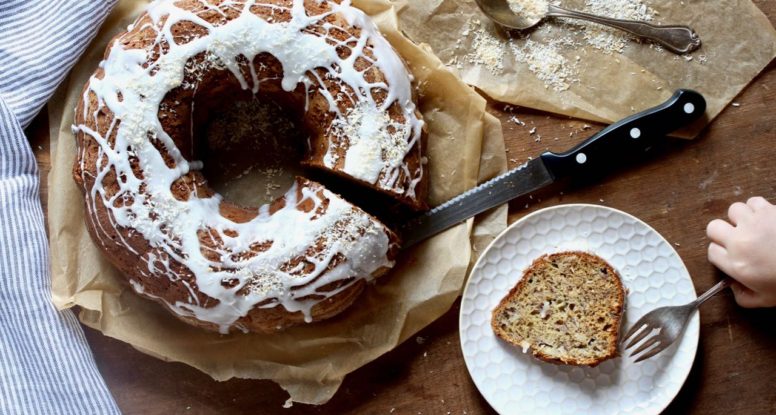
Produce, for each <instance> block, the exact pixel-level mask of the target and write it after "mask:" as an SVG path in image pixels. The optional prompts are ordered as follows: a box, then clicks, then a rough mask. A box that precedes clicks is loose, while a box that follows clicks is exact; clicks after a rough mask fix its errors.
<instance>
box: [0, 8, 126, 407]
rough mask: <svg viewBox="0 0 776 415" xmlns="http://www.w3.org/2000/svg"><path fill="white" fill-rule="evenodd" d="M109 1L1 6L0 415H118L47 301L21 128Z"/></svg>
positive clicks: (74, 333) (41, 233)
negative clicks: (115, 414)
mask: <svg viewBox="0 0 776 415" xmlns="http://www.w3.org/2000/svg"><path fill="white" fill-rule="evenodd" d="M114 3H115V0H110V1H100V0H45V1H35V0H0V414H4V415H5V414H25V415H26V414H47V415H48V414H79V415H80V414H114V413H119V410H118V408H117V407H116V403H115V402H114V401H113V398H112V397H111V395H110V393H109V392H108V389H107V387H106V386H105V382H104V381H103V379H102V377H101V376H100V373H99V371H98V370H97V367H96V365H95V363H94V358H93V356H92V353H91V351H90V350H89V346H88V344H87V343H86V339H85V338H84V334H83V331H82V330H81V327H80V325H79V324H78V321H77V320H76V318H75V316H74V315H73V313H72V312H71V311H65V312H59V311H57V310H56V309H55V308H54V306H53V305H52V303H51V289H50V278H49V265H48V244H47V241H46V231H45V229H44V225H43V211H42V210H41V205H40V201H39V196H38V183H39V180H40V178H39V174H38V166H37V164H36V162H35V157H34V156H33V153H32V150H31V149H30V145H29V142H28V140H27V138H26V137H25V135H24V132H23V129H24V128H25V127H27V126H28V125H29V123H30V122H31V121H32V119H33V118H34V117H35V115H36V114H37V113H38V112H39V111H40V109H41V108H42V107H43V105H44V104H45V103H46V101H47V100H48V99H49V98H50V97H51V95H52V94H53V92H54V89H55V88H56V87H57V86H58V85H59V83H60V82H61V81H62V80H63V79H64V77H65V76H66V75H67V72H68V71H69V70H70V68H71V67H72V66H73V64H74V63H75V62H76V60H77V59H78V57H79V56H80V55H81V53H82V52H83V51H84V49H85V48H86V46H87V44H88V43H89V41H90V40H91V39H92V38H93V37H94V35H95V34H96V33H97V29H98V28H99V26H100V24H101V23H102V22H103V21H104V19H105V17H106V16H107V14H108V12H109V11H110V9H111V7H113V5H114Z"/></svg>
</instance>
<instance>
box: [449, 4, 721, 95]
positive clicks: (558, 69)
mask: <svg viewBox="0 0 776 415" xmlns="http://www.w3.org/2000/svg"><path fill="white" fill-rule="evenodd" d="M507 1H508V4H509V6H510V7H511V8H512V9H513V11H515V12H519V13H523V14H525V13H528V12H529V9H531V10H533V9H542V8H543V7H546V4H547V0H507ZM529 3H530V4H531V5H530V6H529ZM561 3H562V1H558V0H555V1H554V2H553V4H556V5H561ZM516 9H519V10H516ZM580 11H584V12H589V13H593V14H599V15H603V16H607V17H613V18H619V19H629V20H640V21H647V22H649V21H653V20H654V18H655V16H658V15H659V13H658V12H657V11H656V10H654V9H652V8H651V7H649V6H648V5H646V4H645V3H643V2H642V1H640V0H585V6H584V8H581V9H580ZM461 35H462V37H461V39H459V40H458V42H457V43H456V45H455V50H458V49H460V48H466V47H467V46H466V45H465V44H464V43H469V46H468V48H467V49H466V53H465V55H463V56H462V58H463V59H458V58H457V57H455V56H454V57H453V58H451V59H450V60H449V61H448V66H454V67H456V68H458V69H463V62H462V61H464V62H466V63H469V64H472V65H475V66H481V67H483V68H485V69H487V70H488V71H489V72H491V73H492V74H494V75H499V74H501V73H503V71H504V68H505V66H511V65H509V63H510V62H508V59H509V58H510V57H509V55H508V54H505V52H506V51H507V50H511V51H512V52H513V55H514V56H513V58H514V61H515V63H516V64H518V65H520V64H524V65H526V66H527V68H528V70H529V71H530V72H531V73H533V74H534V75H535V76H536V77H537V78H538V79H539V80H541V81H542V82H544V84H545V88H547V89H550V88H551V89H553V90H555V91H557V92H562V91H565V90H567V89H569V88H570V86H571V85H572V84H574V83H577V82H579V67H578V64H579V63H580V62H582V63H583V64H584V62H583V59H582V57H581V56H579V55H578V54H574V55H572V54H573V53H576V52H577V51H578V50H579V48H580V47H581V46H582V45H583V44H587V45H589V46H591V47H593V48H595V49H598V50H600V51H602V52H603V53H604V54H608V55H611V54H614V53H618V54H621V53H623V51H624V49H625V47H626V46H627V45H628V44H629V43H630V42H633V41H639V40H638V39H637V38H635V37H634V36H632V35H629V34H627V33H625V32H622V31H620V30H617V29H613V28H610V27H607V26H602V25H599V24H596V23H589V22H585V23H581V22H579V21H572V20H569V21H564V20H554V21H553V20H550V21H547V22H544V23H542V24H541V25H539V26H538V27H537V29H536V30H534V31H533V34H532V35H529V36H527V37H522V38H521V37H515V36H516V35H515V32H510V33H509V34H508V37H507V38H503V37H501V36H499V35H497V34H495V29H494V28H492V27H488V26H486V25H483V23H482V22H481V21H480V20H479V19H477V18H473V19H470V20H469V21H468V22H467V23H466V24H465V25H464V28H463V31H462V32H461ZM517 36H519V35H517ZM531 36H533V38H531ZM464 38H469V39H470V42H463V39H464ZM649 47H650V48H653V49H654V50H656V51H658V52H660V53H662V52H663V51H664V49H663V47H661V46H660V45H658V44H655V43H650V44H649ZM567 56H569V57H567ZM688 57H689V59H688ZM676 59H681V58H679V57H678V56H676ZM685 59H687V60H688V61H690V60H692V59H693V58H692V56H689V55H686V56H685ZM701 59H702V61H701ZM706 59H707V58H706V56H705V55H703V56H702V57H701V56H699V57H698V59H696V60H697V61H699V62H701V63H705V62H706ZM505 60H506V61H505ZM505 64H506V65H505Z"/></svg>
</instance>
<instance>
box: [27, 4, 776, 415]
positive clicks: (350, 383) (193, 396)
mask: <svg viewBox="0 0 776 415" xmlns="http://www.w3.org/2000/svg"><path fill="white" fill-rule="evenodd" d="M755 2H756V3H757V4H758V6H760V8H761V9H763V10H764V11H765V12H766V14H767V15H768V16H769V17H770V19H771V22H772V23H773V22H776V2H773V1H766V0H759V1H757V0H755ZM735 102H737V103H740V106H729V107H728V108H727V109H725V111H724V112H723V113H722V115H720V116H719V118H718V119H716V120H715V121H714V122H713V123H712V124H711V125H710V126H709V127H708V128H707V129H706V130H705V131H704V133H703V134H701V136H700V137H698V138H697V139H696V140H694V141H683V140H671V139H669V140H667V141H666V143H665V145H663V146H661V147H660V148H658V149H656V151H655V153H656V154H654V157H653V159H652V160H651V161H650V162H646V163H639V164H636V165H633V166H629V167H627V168H624V169H621V170H619V171H618V172H617V173H616V174H613V175H610V176H608V177H606V178H603V179H601V180H598V181H596V182H595V183H594V184H574V183H570V184H568V185H567V186H565V187H561V188H557V187H556V188H553V189H551V191H549V192H543V193H542V194H540V195H537V197H535V198H534V199H533V200H531V199H521V200H516V201H514V202H513V203H512V204H511V205H510V222H511V221H514V220H517V219H518V218H520V217H521V216H523V215H525V214H527V213H530V212H532V211H534V210H536V209H540V208H544V207H548V206H552V205H556V204H559V203H574V202H581V203H597V204H603V205H607V206H611V207H614V208H617V209H621V210H624V211H626V212H629V213H631V214H633V215H635V216H637V217H639V218H641V219H642V220H644V221H646V222H647V223H648V224H650V225H651V226H652V227H654V228H655V229H657V231H658V232H660V233H661V234H662V235H663V236H665V237H666V239H668V241H669V242H671V243H673V244H674V245H675V247H676V250H677V251H678V252H679V255H680V256H681V257H682V259H683V260H684V261H685V263H686V264H687V268H688V269H689V271H690V274H691V275H692V277H693V281H694V283H695V287H696V290H697V291H702V290H705V289H706V288H708V287H710V286H711V285H712V284H713V283H714V282H715V281H716V280H717V279H718V278H719V274H718V273H717V271H716V270H715V269H714V268H713V267H712V266H711V265H710V264H709V263H708V262H707V261H706V247H707V245H708V241H707V239H706V236H705V226H706V224H707V223H708V222H709V221H710V220H712V219H714V218H717V217H722V216H724V215H725V213H726V211H727V207H728V206H729V204H730V203H732V202H734V201H739V200H745V199H746V198H748V197H750V196H754V195H762V196H765V197H767V198H769V199H770V200H771V201H776V149H775V148H774V144H776V112H774V108H773V103H774V102H776V64H774V63H771V65H769V67H768V68H767V69H766V70H765V71H764V73H763V74H761V75H760V76H759V77H758V78H757V79H755V81H754V82H753V83H752V85H750V86H749V87H748V88H747V89H746V90H745V91H744V92H743V93H742V94H741V95H740V96H739V97H737V98H736V99H735ZM490 111H491V112H492V113H493V114H495V115H497V116H499V118H501V120H502V123H503V127H504V134H505V139H506V143H507V147H508V153H507V156H508V158H509V159H510V162H509V164H510V167H514V166H516V165H518V164H520V163H522V162H524V161H525V160H527V158H528V157H529V156H535V155H537V154H539V153H541V152H542V151H545V150H546V149H549V150H562V149H565V148H568V147H570V146H571V145H573V144H574V143H576V142H578V141H579V140H581V139H582V138H584V137H587V136H589V135H591V134H593V133H594V132H595V131H596V130H598V129H600V127H601V126H600V125H594V124H590V123H585V122H582V121H578V120H571V119H568V118H565V117H555V116H552V115H548V114H544V113H539V112H535V111H531V110H524V109H512V110H508V111H505V108H504V106H503V105H501V104H496V103H491V105H490ZM512 115H516V116H517V117H518V118H519V119H520V120H522V121H524V122H526V125H525V126H519V125H517V124H515V123H513V122H509V121H508V120H509V118H510V117H511V116H512ZM588 124H590V126H588ZM534 127H535V128H536V134H538V135H541V141H539V142H537V141H535V138H536V135H530V134H529V131H530V130H531V129H532V128H534ZM28 135H29V136H30V139H31V141H32V146H33V148H34V149H35V152H36V156H37V157H38V160H39V163H40V166H41V173H42V177H43V178H44V180H43V181H42V183H41V197H42V200H43V205H44V207H45V206H46V193H47V190H48V189H47V186H46V181H45V177H46V174H47V172H48V168H49V156H48V123H47V119H46V117H45V115H42V116H39V117H38V118H37V119H36V120H35V122H34V123H33V125H32V126H31V127H30V128H29V129H28ZM526 205H527V207H526ZM773 248H774V253H775V254H776V241H774V242H773ZM458 308H459V304H458V303H456V304H455V305H454V306H453V307H452V309H451V310H450V311H449V312H448V313H447V314H445V315H444V316H443V317H442V318H440V319H439V320H438V321H436V322H435V323H433V324H432V325H431V326H429V327H428V328H426V329H425V330H423V331H421V332H420V333H419V334H418V335H417V336H414V337H412V338H411V339H410V340H408V341H407V342H405V343H404V344H403V345H401V346H400V347H398V348H397V349H396V350H394V351H392V352H390V353H388V354H386V355H385V356H383V357H381V358H379V359H378V360H376V361H375V362H373V363H371V364H369V365H367V366H366V367H363V368H361V369H360V370H358V371H356V372H355V373H353V374H351V375H350V376H348V377H347V378H346V379H345V382H344V384H343V385H342V387H341V389H340V390H339V392H338V393H337V395H336V396H335V397H334V398H333V399H332V400H331V401H330V402H329V403H328V404H326V405H323V406H318V407H315V406H307V405H300V404H296V405H294V406H293V408H291V409H282V408H281V406H282V405H283V403H284V401H285V400H286V398H287V394H286V393H285V392H284V391H283V390H282V389H280V388H279V387H278V386H277V385H275V384H274V383H272V382H269V381H255V380H240V379H233V380H230V381H227V382H216V381H214V380H212V379H211V378H210V377H208V376H207V375H205V374H202V373H201V372H199V371H197V370H196V369H193V368H191V367H188V366H186V365H183V364H179V363H165V362H162V361H160V360H157V359H155V358H152V357H149V356H146V355H144V354H142V353H140V352H138V351H136V350H134V349H133V348H131V347H130V346H128V345H126V344H124V343H121V342H119V341H117V340H114V339H111V338H108V337H105V336H103V335H102V334H100V333H99V332H96V331H93V330H91V329H88V328H87V329H86V335H87V338H88V340H89V343H90V345H91V347H92V350H93V351H94V355H95V358H96V359H97V363H98V366H99V368H100V370H101V371H102V373H103V375H104V376H105V379H106V381H107V383H108V386H109V387H110V389H111V392H112V393H113V395H114V397H115V398H116V401H117V402H118V405H119V407H120V408H121V409H122V410H123V411H124V412H125V413H126V414H177V413H184V414H215V413H218V414H270V413H280V414H284V415H293V414H307V413H313V414H390V413H395V414H448V413H449V414H472V415H474V414H490V413H493V410H492V409H491V408H490V407H489V406H488V404H487V402H485V400H484V399H483V398H482V397H481V396H480V394H479V393H478V391H477V389H476V388H475V386H474V384H473V383H472V381H471V380H470V378H469V375H468V373H467V371H466V367H465V365H464V362H463V357H462V355H461V350H460V346H459V340H458ZM774 322H776V310H774V309H767V310H745V309H742V308H739V307H738V306H736V305H735V303H734V302H733V298H732V295H731V294H730V293H729V292H726V293H724V294H722V295H720V296H719V297H718V298H715V299H713V300H712V301H710V302H709V303H707V304H706V305H704V307H703V308H702V309H701V333H700V334H701V340H700V346H699V349H698V355H697V357H696V360H695V365H694V367H693V369H692V372H691V373H690V376H689V378H688V379H687V382H686V383H685V385H684V387H683V388H682V390H681V392H680V393H679V395H678V396H677V398H676V399H675V400H674V402H673V403H672V404H671V406H669V408H668V409H667V410H666V413H669V414H685V413H694V414H725V415H728V414H766V413H776V388H775V387H774V385H776V329H774Z"/></svg>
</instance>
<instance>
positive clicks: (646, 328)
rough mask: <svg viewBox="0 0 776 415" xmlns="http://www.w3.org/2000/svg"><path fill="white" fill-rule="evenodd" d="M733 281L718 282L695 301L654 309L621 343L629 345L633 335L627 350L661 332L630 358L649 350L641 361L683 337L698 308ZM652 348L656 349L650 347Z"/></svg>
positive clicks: (637, 323)
mask: <svg viewBox="0 0 776 415" xmlns="http://www.w3.org/2000/svg"><path fill="white" fill-rule="evenodd" d="M732 281H733V280H732V279H731V278H730V277H725V278H724V279H722V281H720V282H718V283H717V285H715V286H713V287H711V288H710V289H709V290H708V291H706V292H705V293H703V294H701V295H700V296H699V297H698V298H696V299H695V301H692V302H690V303H687V304H685V305H680V306H670V307H660V308H656V309H654V310H652V311H650V312H649V313H647V314H646V315H645V316H644V317H642V318H640V319H639V321H637V322H636V324H634V325H633V326H632V327H631V329H630V330H628V332H627V333H626V334H625V336H624V337H623V338H622V340H621V344H625V342H626V341H627V340H628V339H629V338H631V337H632V340H631V341H630V342H629V343H628V345H627V346H626V347H625V350H628V349H630V348H631V347H633V346H635V345H636V344H637V343H639V342H640V341H642V340H643V339H644V338H645V337H647V336H648V335H649V334H650V333H652V332H653V331H655V330H656V329H657V330H658V332H657V333H656V334H655V335H653V336H652V337H650V338H648V339H647V340H645V341H644V343H642V344H641V346H639V347H638V348H637V349H636V350H634V351H633V353H631V354H630V357H634V356H636V355H637V354H639V353H641V352H644V351H646V353H644V354H642V355H641V356H639V357H638V358H637V359H636V363H638V362H640V361H642V360H644V359H649V358H650V357H652V356H654V355H656V354H658V353H660V352H662V351H663V350H665V349H666V348H668V346H670V345H671V344H672V343H673V342H675V341H676V339H678V338H679V336H680V335H681V334H682V332H683V331H684V327H685V326H686V325H687V322H688V321H690V317H691V316H692V314H693V313H694V312H695V310H697V309H698V307H700V305H701V304H703V303H704V302H705V301H706V300H708V299H709V298H711V297H712V296H714V295H715V294H717V293H718V292H720V291H722V290H724V289H725V288H727V287H728V286H729V285H730V283H731V282H732ZM642 329H643V330H642ZM636 333H638V334H636ZM634 335H635V337H634ZM652 346H654V347H652ZM650 347H652V348H651V349H650Z"/></svg>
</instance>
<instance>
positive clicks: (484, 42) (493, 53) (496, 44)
mask: <svg viewBox="0 0 776 415" xmlns="http://www.w3.org/2000/svg"><path fill="white" fill-rule="evenodd" d="M468 26H469V27H468V28H467V29H466V30H465V31H464V33H471V34H472V36H474V38H473V40H472V46H471V50H470V51H469V53H467V54H466V56H465V57H464V59H465V60H466V61H467V62H469V63H472V64H476V65H481V66H484V67H485V68H487V69H488V70H489V71H490V72H491V73H493V74H494V75H498V74H500V73H501V72H502V71H503V70H504V51H505V46H506V42H505V41H504V40H502V39H499V38H497V37H496V36H494V35H493V34H492V33H490V32H489V31H487V30H485V28H483V27H482V24H481V22H480V20H479V19H472V20H470V21H469V22H468Z"/></svg>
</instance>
